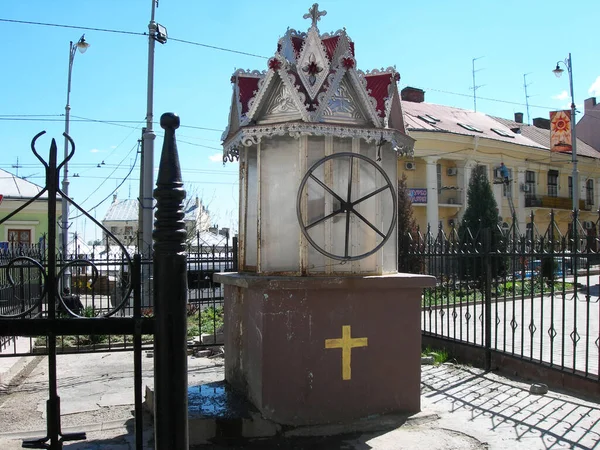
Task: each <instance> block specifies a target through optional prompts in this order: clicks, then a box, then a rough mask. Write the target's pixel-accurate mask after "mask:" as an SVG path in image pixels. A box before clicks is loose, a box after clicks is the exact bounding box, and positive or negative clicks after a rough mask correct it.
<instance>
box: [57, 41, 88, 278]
mask: <svg viewBox="0 0 600 450" xmlns="http://www.w3.org/2000/svg"><path fill="white" fill-rule="evenodd" d="M89 46H90V44H88V43H87V42H86V41H85V34H84V35H82V36H81V38H80V39H79V41H77V43H75V44H74V43H73V41H71V42H70V43H69V75H68V81H67V105H66V106H65V134H66V135H68V134H69V112H70V111H71V105H70V104H69V101H70V98H71V73H72V72H73V61H74V60H75V53H76V51H77V50H79V53H85V51H86V50H87V49H88V47H89ZM68 156H69V141H68V139H67V138H66V136H65V151H64V158H65V165H64V169H63V180H62V191H63V192H64V194H65V195H64V196H63V198H62V200H61V207H62V212H61V213H62V225H61V228H62V235H61V244H62V245H61V249H62V254H63V261H64V260H66V258H67V253H68V246H69V202H68V201H67V199H66V198H65V197H66V196H68V195H69V165H68V163H67V162H66V160H67V157H68ZM66 275H67V271H65V278H64V281H65V283H64V285H63V288H68V289H69V290H70V287H71V286H70V283H71V280H70V277H69V276H66Z"/></svg>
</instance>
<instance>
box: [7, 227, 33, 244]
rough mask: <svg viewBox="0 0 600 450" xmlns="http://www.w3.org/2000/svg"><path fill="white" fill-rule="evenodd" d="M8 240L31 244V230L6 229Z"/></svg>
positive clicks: (14, 242)
mask: <svg viewBox="0 0 600 450" xmlns="http://www.w3.org/2000/svg"><path fill="white" fill-rule="evenodd" d="M8 242H10V243H11V244H19V245H29V244H31V230H15V229H10V228H9V229H8Z"/></svg>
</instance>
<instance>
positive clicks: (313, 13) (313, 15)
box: [302, 3, 327, 28]
mask: <svg viewBox="0 0 600 450" xmlns="http://www.w3.org/2000/svg"><path fill="white" fill-rule="evenodd" d="M325 15H327V11H319V4H318V3H315V4H313V5H312V7H311V8H310V9H309V10H308V14H304V16H302V18H303V19H311V20H312V25H311V26H313V27H315V28H317V22H318V21H319V20H321V17H323V16H325Z"/></svg>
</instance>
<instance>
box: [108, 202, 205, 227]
mask: <svg viewBox="0 0 600 450" xmlns="http://www.w3.org/2000/svg"><path fill="white" fill-rule="evenodd" d="M198 207H199V206H198V205H196V203H195V202H193V201H190V202H189V204H188V209H187V211H185V216H184V218H183V220H184V221H186V222H193V221H195V220H196V219H197V217H196V210H197V208H198ZM138 211H139V202H138V200H137V199H131V198H128V199H124V200H117V199H116V198H115V199H113V202H112V203H111V205H110V207H109V208H108V211H106V214H105V215H104V219H103V221H107V222H137V220H138Z"/></svg>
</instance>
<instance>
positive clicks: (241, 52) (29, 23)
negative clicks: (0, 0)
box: [0, 19, 269, 59]
mask: <svg viewBox="0 0 600 450" xmlns="http://www.w3.org/2000/svg"><path fill="white" fill-rule="evenodd" d="M0 22H9V23H19V24H25V25H39V26H44V27H56V28H71V29H75V30H86V31H101V32H104V33H117V34H128V35H134V36H148V33H145V32H139V31H126V30H112V29H109V28H95V27H82V26H78V25H65V24H59V23H47V22H32V21H29V20H15V19H0ZM169 41H175V42H181V43H183V44H189V45H195V46H197V47H205V48H211V49H213V50H220V51H222V52H229V53H235V54H238V55H245V56H252V57H254V58H261V59H269V58H268V57H267V56H262V55H256V54H254V53H248V52H243V51H240V50H233V49H230V48H225V47H217V46H216V45H209V44H203V43H201V42H194V41H188V40H186V39H177V38H173V37H169Z"/></svg>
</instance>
